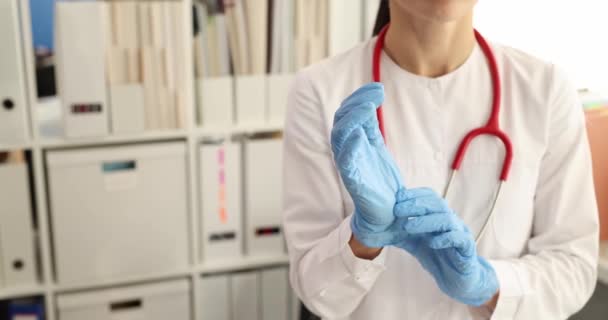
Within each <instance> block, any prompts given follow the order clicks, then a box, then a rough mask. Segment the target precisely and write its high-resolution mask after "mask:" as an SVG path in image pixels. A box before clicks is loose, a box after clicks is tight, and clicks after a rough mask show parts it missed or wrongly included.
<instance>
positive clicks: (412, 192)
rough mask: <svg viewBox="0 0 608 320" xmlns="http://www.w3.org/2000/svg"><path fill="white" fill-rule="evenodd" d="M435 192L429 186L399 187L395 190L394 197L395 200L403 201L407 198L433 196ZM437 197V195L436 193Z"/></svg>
mask: <svg viewBox="0 0 608 320" xmlns="http://www.w3.org/2000/svg"><path fill="white" fill-rule="evenodd" d="M435 195H437V193H436V192H435V191H433V189H431V188H412V189H406V188H401V189H399V190H398V191H397V195H396V199H397V202H404V201H407V200H412V199H416V198H420V197H429V196H435ZM437 197H439V195H437Z"/></svg>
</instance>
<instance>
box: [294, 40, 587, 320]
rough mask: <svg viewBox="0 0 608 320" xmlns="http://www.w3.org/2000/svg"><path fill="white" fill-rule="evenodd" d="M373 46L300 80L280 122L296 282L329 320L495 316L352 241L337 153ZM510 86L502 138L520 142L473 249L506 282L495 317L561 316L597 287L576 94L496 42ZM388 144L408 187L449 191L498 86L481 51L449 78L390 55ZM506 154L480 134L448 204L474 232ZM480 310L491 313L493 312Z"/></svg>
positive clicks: (401, 261)
mask: <svg viewBox="0 0 608 320" xmlns="http://www.w3.org/2000/svg"><path fill="white" fill-rule="evenodd" d="M374 43H375V39H374V40H370V41H368V42H366V43H364V44H362V45H360V46H358V47H356V48H354V49H352V50H350V51H348V52H346V53H344V54H342V55H340V56H337V57H334V58H331V59H329V60H326V61H324V62H322V63H319V64H317V65H314V66H312V67H309V68H307V69H306V70H304V71H302V72H300V73H299V74H298V75H297V78H296V80H295V84H294V86H293V89H292V91H291V93H290V98H289V102H288V113H287V119H286V124H285V136H284V138H285V152H284V179H285V180H284V183H285V184H284V187H285V193H284V209H285V210H284V228H285V235H286V238H287V244H288V248H289V257H290V262H291V277H290V278H291V283H292V285H293V287H294V289H295V291H296V293H297V294H298V296H299V297H300V298H301V299H302V300H303V302H304V303H305V304H306V305H307V306H308V307H309V308H310V309H311V310H312V311H313V312H315V313H316V314H318V315H320V316H321V317H322V318H324V319H352V320H364V319H365V320H369V319H383V320H392V319H394V320H397V319H399V320H402V319H442V320H443V319H469V318H487V317H489V315H488V314H487V313H486V312H487V310H485V309H483V308H480V309H474V308H469V307H467V306H465V305H463V304H460V303H458V302H456V301H454V300H451V299H450V298H448V297H447V296H445V295H444V294H443V293H442V292H441V291H440V290H439V289H438V288H437V285H436V284H435V282H434V280H433V279H432V277H431V276H430V275H429V274H427V272H426V271H425V270H424V269H423V268H422V267H421V266H420V265H419V264H418V262H417V261H416V260H415V259H414V258H413V257H412V256H410V255H409V254H408V253H406V252H405V251H403V250H401V249H399V248H395V247H388V248H384V249H383V251H382V253H381V254H380V256H378V257H377V258H376V259H374V260H373V261H368V260H361V259H358V258H356V257H355V256H354V255H353V253H352V251H351V249H350V247H349V246H348V241H349V239H350V237H351V230H350V218H349V216H350V215H351V213H352V211H353V203H352V200H351V199H350V196H349V194H348V192H347V191H346V189H345V188H344V187H343V185H342V182H341V180H340V177H339V174H338V173H337V171H336V169H335V167H334V163H333V160H332V159H333V158H332V153H331V148H330V132H331V129H332V122H333V116H334V113H335V111H336V109H337V108H338V107H339V106H340V103H341V101H342V100H343V99H344V98H346V97H347V96H349V95H350V94H351V93H352V92H353V91H354V90H355V89H357V88H359V87H360V86H361V85H363V84H365V83H368V82H370V81H371V79H372V76H371V71H372V66H371V59H372V50H373V45H374ZM493 48H494V53H495V55H496V58H497V61H498V64H499V69H500V73H501V80H502V88H503V95H502V113H501V115H500V121H501V126H502V128H503V129H504V130H505V131H506V132H507V134H508V135H509V136H510V138H511V140H512V142H513V146H514V162H513V167H512V170H511V176H510V178H509V180H508V181H507V182H506V184H505V185H504V186H503V188H502V193H501V196H500V198H499V200H498V204H497V207H496V210H495V214H494V216H493V218H492V220H491V222H490V226H489V228H488V230H487V231H486V233H485V235H484V237H483V238H482V239H481V241H480V244H479V246H478V252H479V254H480V255H482V256H484V257H486V258H487V259H489V261H490V263H491V264H492V266H493V267H494V269H495V270H496V273H497V276H498V279H499V282H500V299H499V300H498V305H497V307H496V309H495V310H494V313H493V315H492V319H565V318H567V317H568V316H569V315H571V314H572V313H574V312H576V311H577V310H578V309H580V308H581V307H582V306H583V305H584V303H585V302H586V301H587V300H588V298H589V297H590V295H591V293H592V291H593V288H594V286H595V283H596V265H597V254H598V217H597V207H596V200H595V194H594V190H593V183H592V174H591V163H590V153H589V147H588V143H587V137H586V132H585V125H584V117H583V113H582V109H581V105H580V103H579V101H578V97H577V93H576V90H575V89H574V88H573V86H572V85H571V84H570V83H568V81H567V80H566V79H565V76H564V75H563V74H562V73H560V72H558V71H556V70H555V67H554V66H553V65H550V64H547V63H544V62H541V61H539V60H537V59H535V58H533V57H531V56H529V55H526V54H524V53H521V52H519V51H517V50H514V49H511V48H507V47H502V46H498V45H493ZM381 68H382V74H383V83H384V84H385V89H386V100H385V104H384V114H385V116H384V119H385V125H386V132H387V145H388V147H389V149H390V150H391V153H392V155H393V156H394V158H395V159H396V162H397V164H398V166H399V168H400V170H401V173H402V175H403V179H404V181H405V184H406V187H423V186H424V187H431V188H433V189H435V190H436V191H438V192H440V193H441V192H442V191H443V189H444V187H445V185H446V183H447V181H448V176H449V173H450V170H449V167H450V164H451V161H452V159H453V156H454V154H455V152H456V148H457V146H458V143H459V142H460V141H461V139H462V137H463V136H464V135H465V133H466V132H468V131H469V130H471V129H473V128H474V127H478V126H481V125H483V124H485V123H486V120H487V118H488V115H489V113H490V105H491V96H492V87H491V82H490V75H489V69H488V67H487V64H486V60H485V57H484V55H483V53H482V52H481V50H480V49H479V47H476V48H475V50H474V51H473V53H472V54H471V56H470V57H469V58H468V60H467V61H466V62H465V63H464V64H463V65H462V66H461V67H460V68H458V69H457V70H455V71H454V72H452V73H450V74H448V75H445V76H442V77H439V78H436V79H429V78H424V77H420V76H417V75H414V74H411V73H408V72H407V71H405V70H403V69H401V68H399V67H398V66H397V65H396V64H395V63H394V62H393V61H392V60H391V59H390V58H389V57H388V56H387V55H386V54H384V55H383V57H382V67H381ZM503 156H504V150H503V147H502V144H500V143H499V141H498V140H496V139H494V138H490V137H482V138H480V139H478V140H476V141H475V142H474V143H473V144H472V145H471V147H470V149H469V152H468V153H467V155H466V158H465V162H464V164H463V169H462V170H461V172H460V173H459V175H458V176H457V177H456V179H455V181H454V184H453V187H452V189H451V191H450V194H449V195H448V197H447V199H448V202H449V203H450V206H451V207H452V208H453V209H454V210H455V211H456V212H457V213H458V214H459V215H460V216H461V217H462V218H463V220H464V221H465V223H466V224H467V225H468V226H469V227H470V229H471V230H472V232H474V233H477V232H479V230H480V228H481V224H482V222H483V221H484V219H485V217H486V215H487V214H488V211H489V206H490V203H491V200H492V197H493V193H494V192H495V190H496V189H497V187H498V181H499V180H498V175H499V171H500V168H501V166H502V159H503ZM484 313H485V314H484Z"/></svg>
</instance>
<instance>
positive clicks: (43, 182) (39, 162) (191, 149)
mask: <svg viewBox="0 0 608 320" xmlns="http://www.w3.org/2000/svg"><path fill="white" fill-rule="evenodd" d="M176 1H181V2H182V3H183V10H184V14H183V16H184V17H186V19H185V20H184V23H183V32H184V34H188V35H189V34H191V33H192V30H191V29H192V13H191V10H192V9H191V6H192V0H176ZM22 20H23V21H22V23H23V24H24V25H26V30H25V32H24V34H25V38H24V39H23V41H24V43H25V44H26V45H25V47H26V50H25V52H26V54H27V56H28V57H31V59H27V61H26V72H27V74H28V79H27V80H28V83H29V86H30V87H31V88H34V87H35V78H34V70H35V65H34V58H33V50H32V48H31V45H28V44H31V43H32V39H31V33H30V32H29V28H30V27H29V26H30V18H29V10H28V12H27V14H26V13H24V14H23V16H22ZM191 40H192V39H190V37H188V41H187V42H186V43H187V44H186V50H185V53H184V56H183V59H184V61H186V63H185V66H184V67H185V69H186V70H185V71H186V72H185V74H186V77H187V79H186V83H190V84H193V83H194V76H193V70H194V66H193V57H192V41H191ZM193 88H194V85H187V86H186V97H187V101H188V103H187V104H186V110H187V111H186V119H187V123H186V127H185V128H184V129H179V130H167V131H158V132H146V133H143V134H137V135H123V136H107V137H103V138H86V139H66V138H63V137H61V136H48V135H47V136H44V135H42V134H41V130H40V127H39V125H40V119H38V113H37V110H35V108H36V106H37V103H38V102H37V98H36V97H35V92H32V90H30V92H29V111H30V112H29V117H30V119H29V120H30V128H31V129H32V130H31V131H32V132H31V137H30V139H29V141H27V142H24V143H16V144H0V152H1V151H12V150H24V151H28V152H30V153H31V168H32V176H33V186H32V189H33V190H34V192H35V207H34V208H33V209H34V211H35V215H36V216H35V218H36V220H37V226H38V228H37V230H36V231H37V234H38V237H37V239H38V243H37V245H38V250H39V258H40V259H39V261H38V263H39V269H40V271H41V272H40V273H41V274H40V277H41V278H40V281H39V284H38V285H36V286H32V287H20V288H0V300H8V299H16V298H22V297H31V296H41V297H43V298H44V302H45V307H46V319H47V320H55V319H57V310H56V305H55V302H56V297H57V294H61V293H67V292H78V291H86V290H95V289H101V288H109V287H119V286H126V285H135V284H143V283H153V282H158V281H164V280H172V279H184V278H186V279H189V280H190V281H191V284H192V294H193V297H192V301H193V302H195V303H193V306H192V308H193V319H200V315H201V310H200V306H199V305H200V304H199V303H196V301H198V300H199V299H200V297H201V293H200V292H198V291H199V290H200V289H199V288H200V286H199V285H198V284H199V282H200V278H201V277H202V275H203V274H211V273H224V272H233V271H239V270H251V269H257V268H264V267H271V266H286V265H287V264H288V258H287V255H283V256H277V257H266V258H250V257H244V258H242V259H239V260H234V261H224V262H221V263H201V262H200V257H199V252H200V250H199V227H198V226H199V221H198V219H199V217H198V215H199V206H198V202H199V201H198V194H199V189H198V188H199V187H198V182H197V179H198V177H197V175H196V172H198V171H199V168H198V158H197V154H198V148H199V145H200V143H201V142H202V141H203V139H205V138H214V137H229V136H232V135H235V134H255V133H258V132H276V131H281V130H282V124H279V123H275V124H261V125H259V126H250V127H236V126H235V127H234V128H230V129H212V128H200V127H198V125H197V119H196V111H195V110H196V107H195V105H194V104H195V98H194V89H193ZM172 140H180V141H185V143H186V147H187V170H188V172H189V175H188V190H189V191H188V192H189V194H188V199H189V203H188V212H189V215H188V219H189V221H188V222H189V230H188V233H189V256H190V259H189V260H190V265H189V267H188V268H187V269H185V270H174V271H172V272H167V273H163V274H152V275H144V276H141V277H131V278H117V279H107V280H104V281H101V282H87V283H81V284H70V285H63V284H57V283H56V280H55V276H54V274H55V270H54V260H53V253H52V244H51V239H52V236H51V230H50V220H51V213H50V210H49V205H48V200H47V199H48V191H49V190H48V187H47V186H48V183H47V172H46V165H45V153H46V152H47V151H49V150H54V149H72V148H83V147H96V146H110V145H124V144H140V143H153V142H163V141H172Z"/></svg>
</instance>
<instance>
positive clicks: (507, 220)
mask: <svg viewBox="0 0 608 320" xmlns="http://www.w3.org/2000/svg"><path fill="white" fill-rule="evenodd" d="M537 178H538V168H537V167H536V166H534V165H533V164H527V163H518V162H514V163H513V165H512V168H511V173H510V176H509V178H508V179H507V181H505V182H503V184H502V187H501V191H500V194H499V195H498V198H497V200H496V207H495V209H494V214H493V216H492V217H491V219H490V221H489V222H488V224H489V225H488V228H487V231H486V233H487V234H485V235H484V236H483V239H480V243H484V244H486V246H489V247H493V248H492V251H491V252H489V253H488V254H489V256H490V257H494V258H515V257H520V256H521V255H522V254H523V253H524V252H525V250H526V246H527V244H528V240H529V239H530V236H531V232H532V224H533V221H534V195H535V190H536V184H537Z"/></svg>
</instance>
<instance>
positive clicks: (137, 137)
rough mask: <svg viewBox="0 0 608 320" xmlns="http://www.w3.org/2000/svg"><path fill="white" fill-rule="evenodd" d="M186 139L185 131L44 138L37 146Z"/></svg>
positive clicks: (60, 146) (97, 144)
mask: <svg viewBox="0 0 608 320" xmlns="http://www.w3.org/2000/svg"><path fill="white" fill-rule="evenodd" d="M187 137H188V132H187V131H186V130H176V131H172V130H171V131H158V132H145V133H140V134H133V135H120V136H108V137H101V138H83V139H69V140H68V139H64V138H60V137H45V138H42V139H41V140H40V142H39V146H40V147H42V148H45V149H58V148H72V147H91V146H103V145H110V144H127V143H145V142H160V141H169V140H180V139H181V140H183V139H186V138H187Z"/></svg>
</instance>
